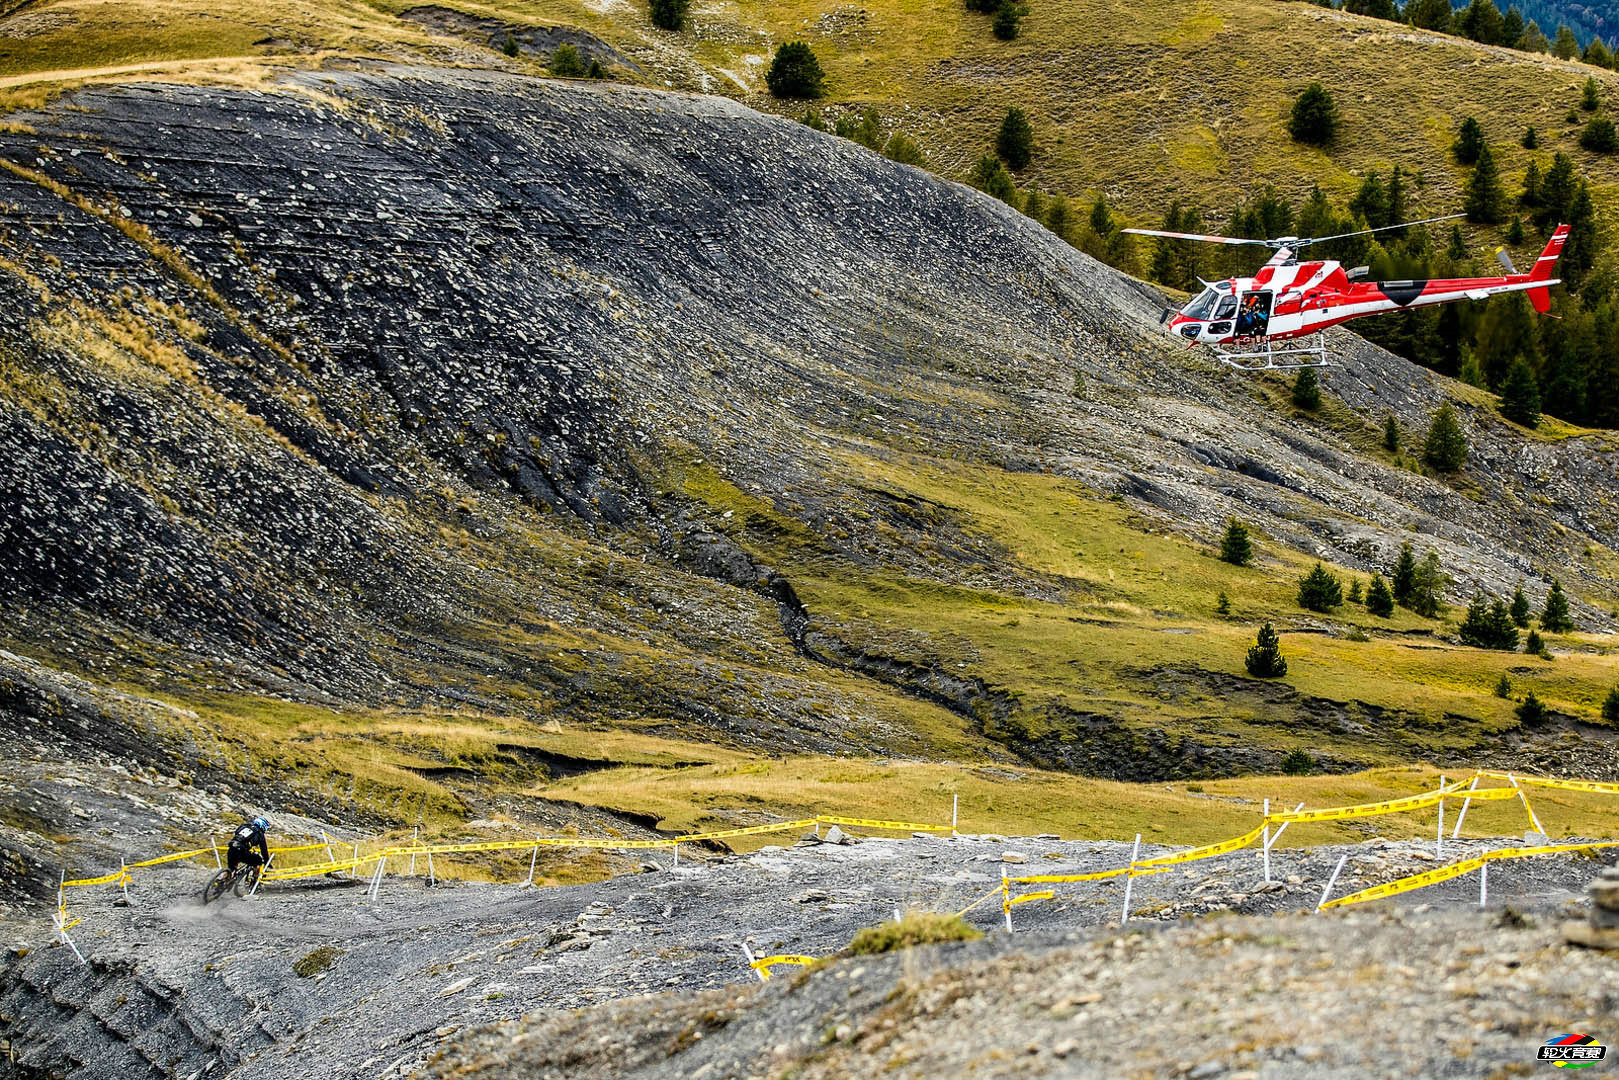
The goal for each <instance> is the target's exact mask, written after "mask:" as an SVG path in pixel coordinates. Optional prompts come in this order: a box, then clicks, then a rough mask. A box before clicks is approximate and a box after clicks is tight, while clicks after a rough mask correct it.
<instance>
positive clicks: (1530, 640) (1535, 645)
mask: <svg viewBox="0 0 1619 1080" xmlns="http://www.w3.org/2000/svg"><path fill="white" fill-rule="evenodd" d="M1523 651H1524V652H1525V653H1527V654H1528V655H1530V656H1550V655H1551V654H1550V653H1548V652H1547V651H1546V639H1545V638H1543V637H1541V636H1540V631H1539V630H1531V631H1529V636H1528V637H1527V638H1525V639H1524V643H1523Z"/></svg>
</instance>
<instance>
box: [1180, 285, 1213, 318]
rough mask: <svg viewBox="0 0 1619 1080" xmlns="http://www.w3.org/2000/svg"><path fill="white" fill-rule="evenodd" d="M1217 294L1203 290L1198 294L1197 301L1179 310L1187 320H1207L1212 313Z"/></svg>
mask: <svg viewBox="0 0 1619 1080" xmlns="http://www.w3.org/2000/svg"><path fill="white" fill-rule="evenodd" d="M1218 299H1219V294H1218V293H1216V292H1215V291H1214V290H1213V289H1204V290H1203V291H1202V292H1200V293H1198V295H1197V299H1196V300H1193V301H1192V302H1191V303H1190V304H1187V305H1186V306H1185V307H1183V308H1181V314H1182V315H1185V316H1186V317H1187V318H1188V319H1207V318H1208V317H1209V316H1210V314H1211V313H1213V311H1214V303H1215V301H1216V300H1218Z"/></svg>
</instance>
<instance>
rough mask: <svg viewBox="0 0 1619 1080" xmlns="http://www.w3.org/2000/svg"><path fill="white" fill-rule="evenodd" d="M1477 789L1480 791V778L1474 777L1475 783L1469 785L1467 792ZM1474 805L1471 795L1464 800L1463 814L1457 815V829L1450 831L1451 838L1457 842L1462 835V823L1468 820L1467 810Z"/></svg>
mask: <svg viewBox="0 0 1619 1080" xmlns="http://www.w3.org/2000/svg"><path fill="white" fill-rule="evenodd" d="M1477 789H1478V777H1477V776H1475V777H1473V782H1472V783H1471V784H1468V785H1467V790H1468V791H1476V790H1477ZM1472 803H1473V797H1472V796H1471V795H1469V796H1468V797H1467V798H1465V799H1463V800H1462V809H1461V812H1460V813H1459V814H1457V815H1456V827H1455V828H1454V829H1452V830H1451V831H1450V838H1451V839H1452V840H1455V839H1456V838H1457V837H1459V836H1461V835H1462V822H1463V821H1464V820H1466V818H1467V808H1468V807H1469V806H1471V805H1472Z"/></svg>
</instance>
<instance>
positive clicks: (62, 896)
mask: <svg viewBox="0 0 1619 1080" xmlns="http://www.w3.org/2000/svg"><path fill="white" fill-rule="evenodd" d="M56 910H57V911H66V910H67V871H66V870H63V871H62V876H61V877H59V878H57V879H56Z"/></svg>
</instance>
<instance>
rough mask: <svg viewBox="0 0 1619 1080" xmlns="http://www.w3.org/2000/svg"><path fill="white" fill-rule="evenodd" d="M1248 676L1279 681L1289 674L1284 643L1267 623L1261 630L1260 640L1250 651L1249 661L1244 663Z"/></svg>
mask: <svg viewBox="0 0 1619 1080" xmlns="http://www.w3.org/2000/svg"><path fill="white" fill-rule="evenodd" d="M1244 666H1246V667H1247V668H1248V674H1250V675H1252V676H1254V677H1255V678H1257V679H1279V678H1281V677H1282V676H1283V675H1286V674H1287V660H1286V659H1284V658H1283V656H1282V642H1281V638H1279V637H1278V636H1277V634H1276V631H1275V630H1274V629H1272V627H1271V624H1270V623H1266V624H1265V625H1264V626H1262V627H1260V629H1259V638H1258V640H1257V642H1256V643H1255V644H1254V646H1253V647H1252V648H1250V649H1249V650H1248V659H1247V660H1246V661H1244Z"/></svg>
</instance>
